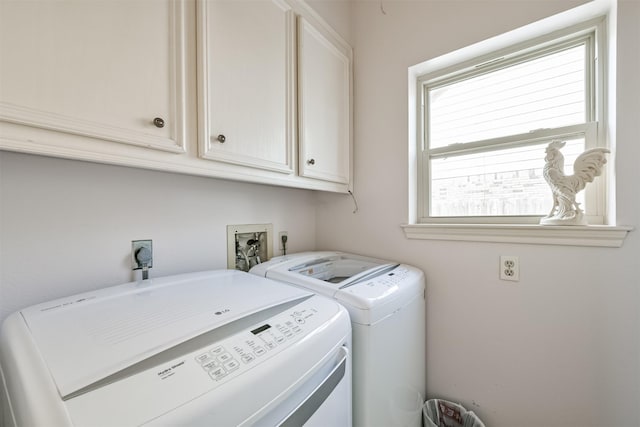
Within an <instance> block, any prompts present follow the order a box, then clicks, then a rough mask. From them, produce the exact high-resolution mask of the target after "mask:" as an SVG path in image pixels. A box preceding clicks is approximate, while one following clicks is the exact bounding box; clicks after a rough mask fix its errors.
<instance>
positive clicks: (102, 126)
mask: <svg viewBox="0 0 640 427" xmlns="http://www.w3.org/2000/svg"><path fill="white" fill-rule="evenodd" d="M183 19H184V17H183V2H181V1H172V0H166V1H154V2H149V1H144V0H132V1H113V0H96V1H82V0H61V1H1V2H0V58H1V59H0V122H5V123H11V124H14V125H15V124H18V125H26V126H29V127H32V128H37V129H46V130H48V131H55V132H59V133H63V134H67V135H69V134H71V135H80V136H84V137H90V138H97V139H101V140H108V141H114V142H118V143H124V144H128V145H134V146H141V147H146V148H152V149H157V150H162V151H168V152H178V153H180V152H184V151H185V140H184V135H183V133H184V126H185V124H184V118H183V114H184V102H185V101H184V89H183V84H182V82H183V78H184V76H183V75H182V67H183V64H184V58H183V57H182V55H183V52H182V47H183V44H184V35H183V25H184V23H183ZM4 135H5V136H6V135H7V134H4ZM9 139H11V138H5V139H4V141H3V146H2V147H3V148H9V149H20V150H21V151H33V152H38V148H37V145H38V144H39V145H40V146H41V147H42V150H43V152H45V153H46V154H54V155H58V154H59V155H63V156H66V154H68V153H67V152H65V150H69V147H65V143H64V142H61V143H58V145H57V146H54V145H52V144H51V143H50V141H49V139H48V138H47V137H46V134H43V133H39V134H33V135H31V136H29V137H25V138H24V139H23V138H20V137H17V138H16V137H14V138H13V139H12V140H9ZM21 139H22V141H20V140H21ZM90 143H91V141H87V144H90ZM12 144H13V145H12ZM18 144H22V146H18ZM28 146H31V148H27V147H28ZM75 149H76V150H77V147H76V148H75Z"/></svg>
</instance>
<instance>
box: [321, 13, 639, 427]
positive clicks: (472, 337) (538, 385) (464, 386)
mask: <svg viewBox="0 0 640 427" xmlns="http://www.w3.org/2000/svg"><path fill="white" fill-rule="evenodd" d="M320 3H322V2H320ZM579 3H582V2H580V1H566V0H565V1H540V0H534V1H527V0H517V1H515V0H514V1H501V0H495V1H494V0H486V1H402V0H398V1H382V2H380V1H375V2H374V1H354V2H352V8H351V10H350V13H351V16H352V19H353V26H352V27H351V29H350V30H351V34H352V37H353V39H354V40H353V43H354V58H355V191H354V193H355V196H356V198H357V200H358V205H359V211H358V212H357V213H356V214H352V211H353V202H352V201H351V199H350V198H349V197H347V196H341V195H333V194H320V195H319V197H318V200H319V201H318V209H317V212H316V217H317V236H318V237H317V247H318V249H339V250H344V251H352V252H357V253H364V254H369V255H374V256H377V257H382V258H389V259H396V260H401V261H405V262H407V263H410V264H414V265H416V266H418V267H419V268H421V269H423V270H424V271H425V273H426V278H427V298H428V300H427V360H426V363H427V387H428V394H429V397H443V398H448V399H452V400H457V401H460V402H462V403H463V404H464V405H465V406H467V407H468V408H469V409H472V410H474V411H475V412H477V413H478V414H479V415H480V416H481V418H482V419H483V420H484V421H485V423H486V424H487V426H490V427H538V426H545V427H552V426H557V427H560V426H562V427H568V426H571V427H587V426H593V427H602V426H615V427H623V426H624V427H631V426H637V425H640V415H639V413H638V411H637V405H638V402H640V344H639V337H640V320H639V315H638V313H639V312H640V295H639V292H638V287H639V286H640V267H639V265H640V255H638V254H640V236H639V235H638V231H637V230H636V231H634V232H632V233H630V235H629V236H628V238H627V240H626V241H625V243H624V247H622V248H620V249H602V248H585V247H568V246H543V245H518V244H499V243H486V244H483V243H466V242H439V241H418V240H407V239H405V237H404V235H403V232H402V230H401V228H400V224H402V223H406V222H407V218H408V216H409V212H408V178H407V176H408V169H407V163H408V151H407V150H408V149H407V147H408V139H409V137H408V130H407V128H408V126H407V123H408V116H407V114H408V113H407V111H408V108H407V105H408V100H407V86H408V83H407V68H408V67H409V66H412V65H415V64H417V63H420V62H422V61H425V60H427V59H430V58H433V57H437V56H439V55H442V54H445V53H447V52H450V51H453V50H455V49H459V48H461V47H464V46H467V45H469V44H472V43H475V42H478V41H481V40H484V39H486V38H489V37H491V36H494V35H498V34H501V33H503V32H506V31H508V30H511V29H514V28H517V27H519V26H522V25H525V24H527V23H530V22H533V21H536V20H538V19H541V18H544V17H546V16H550V15H552V14H555V13H557V12H560V11H562V10H565V9H569V8H571V7H574V6H575V5H577V4H579ZM639 5H640V3H639V2H637V1H622V2H620V4H619V11H620V18H619V30H620V31H619V35H618V39H619V43H618V49H619V51H618V99H617V121H616V122H615V123H614V124H613V125H614V127H615V128H616V131H617V147H616V149H617V154H616V159H615V165H612V166H615V170H616V176H617V181H618V185H619V188H618V192H617V198H618V204H617V219H618V222H619V224H625V225H633V226H635V227H636V228H637V227H638V225H640V191H638V187H637V183H638V182H640V172H639V170H640V168H638V163H639V161H640V143H639V142H640V140H639V139H638V135H640V129H639V128H638V126H639V125H638V123H639V122H640V106H639V102H638V99H640V86H639V80H638V78H637V76H639V75H640V58H639V53H640V49H638V46H640V37H639V35H638V27H640V25H639V23H640V10H639ZM500 255H516V256H519V257H520V279H521V280H520V282H518V283H511V282H504V281H500V280H498V260H499V256H500ZM400 363H401V362H400Z"/></svg>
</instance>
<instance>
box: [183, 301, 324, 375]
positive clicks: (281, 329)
mask: <svg viewBox="0 0 640 427" xmlns="http://www.w3.org/2000/svg"><path fill="white" fill-rule="evenodd" d="M324 319H325V318H324V316H322V315H319V313H318V309H316V308H315V307H304V304H303V305H301V306H297V307H296V308H294V309H293V310H290V311H289V312H286V313H282V314H280V315H278V316H277V317H274V318H273V319H271V320H269V321H268V322H267V323H263V324H261V325H259V326H257V327H255V328H253V329H251V330H247V331H245V332H242V333H240V334H237V335H235V336H233V337H231V338H228V339H226V340H224V341H221V342H218V343H216V344H214V345H212V346H211V347H208V348H205V349H203V350H202V351H200V352H198V353H197V354H196V356H195V357H194V360H195V361H196V362H197V363H198V364H199V365H200V366H201V368H202V370H203V371H204V372H206V373H208V375H209V376H210V377H211V379H212V380H214V381H215V382H216V383H218V382H220V381H222V380H224V379H226V378H227V377H228V376H235V375H236V374H240V373H241V372H243V371H246V370H248V369H250V368H251V367H252V366H253V365H254V364H256V363H260V361H262V360H266V359H267V358H269V357H270V356H271V355H274V354H276V353H278V352H280V351H281V350H283V349H284V348H286V347H287V346H289V345H291V344H293V343H294V342H296V341H297V340H298V339H299V338H301V337H303V336H304V335H306V334H308V333H311V332H312V331H313V330H314V329H315V328H317V327H318V326H319V325H320V324H322V322H323V321H325V320H324Z"/></svg>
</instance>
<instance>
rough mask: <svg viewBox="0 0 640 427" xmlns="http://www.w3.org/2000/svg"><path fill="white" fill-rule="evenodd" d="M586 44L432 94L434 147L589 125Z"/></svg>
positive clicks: (432, 90)
mask: <svg viewBox="0 0 640 427" xmlns="http://www.w3.org/2000/svg"><path fill="white" fill-rule="evenodd" d="M585 90H586V86H585V44H584V43H583V44H580V45H579V46H575V47H572V48H570V49H566V50H562V51H560V52H555V53H552V54H549V55H545V56H542V57H540V58H537V59H534V60H530V61H527V62H521V63H518V64H515V65H511V66H508V67H505V68H502V69H498V70H496V71H492V72H489V73H484V74H480V75H475V76H473V77H470V78H467V79H464V80H460V81H456V82H454V83H450V84H446V85H443V86H435V87H433V88H429V89H428V100H429V101H428V102H429V103H428V105H429V119H428V129H429V138H428V140H429V145H430V147H431V148H437V147H443V146H446V145H449V144H455V143H464V142H470V141H478V140H484V139H489V138H497V137H501V136H505V135H513V134H519V133H525V132H529V131H530V130H533V129H540V128H555V127H560V126H568V125H573V124H577V123H583V122H585V121H586V117H585V112H586V103H585Z"/></svg>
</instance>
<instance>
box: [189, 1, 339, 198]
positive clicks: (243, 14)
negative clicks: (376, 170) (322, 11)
mask: <svg viewBox="0 0 640 427" xmlns="http://www.w3.org/2000/svg"><path fill="white" fill-rule="evenodd" d="M198 25H199V26H198V42H199V43H198V46H199V48H198V56H199V61H198V71H199V75H198V88H199V89H198V92H199V94H200V95H201V96H200V98H199V105H198V109H199V153H200V156H201V157H202V158H205V159H209V160H214V161H218V162H225V163H230V164H236V165H242V166H247V167H252V168H258V169H262V170H269V171H274V172H277V173H281V174H290V175H292V176H291V178H290V180H291V182H296V183H297V185H298V186H301V187H310V188H321V189H324V188H323V187H322V184H319V183H320V182H325V183H327V184H326V185H325V188H326V189H330V190H332V191H346V190H348V187H349V185H350V182H351V150H352V149H351V73H352V70H351V62H352V61H351V48H350V47H349V46H348V45H347V44H346V43H345V42H344V41H342V40H341V39H340V38H339V37H338V36H337V34H336V33H335V32H334V31H333V30H331V29H330V28H329V27H328V26H327V25H326V24H325V23H324V22H323V21H322V20H321V19H320V18H319V17H318V16H317V15H316V14H315V13H314V12H313V11H312V10H311V9H309V7H308V6H307V5H306V4H305V3H304V2H301V1H298V0H267V1H265V0H258V1H233V0H201V1H200V2H199V3H198ZM275 179H278V178H275ZM264 181H265V182H271V180H270V179H269V177H265V179H264ZM319 185H320V187H318V186H319Z"/></svg>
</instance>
